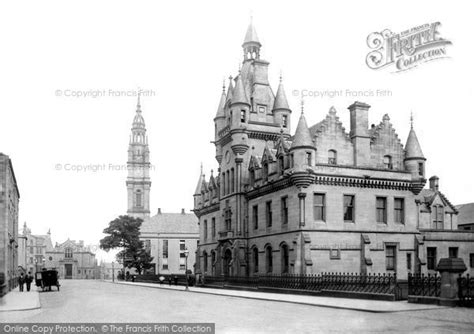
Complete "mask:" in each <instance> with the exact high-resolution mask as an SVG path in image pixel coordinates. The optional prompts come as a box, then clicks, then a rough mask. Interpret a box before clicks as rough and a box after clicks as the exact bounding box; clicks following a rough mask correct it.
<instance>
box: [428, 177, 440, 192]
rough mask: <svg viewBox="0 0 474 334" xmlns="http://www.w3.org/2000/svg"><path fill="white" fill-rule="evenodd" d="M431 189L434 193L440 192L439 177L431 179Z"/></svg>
mask: <svg viewBox="0 0 474 334" xmlns="http://www.w3.org/2000/svg"><path fill="white" fill-rule="evenodd" d="M430 189H431V190H433V191H438V190H439V177H437V176H436V175H434V176H432V177H430Z"/></svg>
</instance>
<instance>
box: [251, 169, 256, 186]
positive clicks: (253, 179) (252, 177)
mask: <svg viewBox="0 0 474 334" xmlns="http://www.w3.org/2000/svg"><path fill="white" fill-rule="evenodd" d="M254 185H255V169H251V170H250V186H251V187H253V186H254Z"/></svg>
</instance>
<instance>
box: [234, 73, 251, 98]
mask: <svg viewBox="0 0 474 334" xmlns="http://www.w3.org/2000/svg"><path fill="white" fill-rule="evenodd" d="M232 103H246V104H248V103H249V100H248V99H247V94H246V93H245V88H244V84H243V82H242V75H239V76H238V77H237V82H236V83H235V88H234V92H233V96H232Z"/></svg>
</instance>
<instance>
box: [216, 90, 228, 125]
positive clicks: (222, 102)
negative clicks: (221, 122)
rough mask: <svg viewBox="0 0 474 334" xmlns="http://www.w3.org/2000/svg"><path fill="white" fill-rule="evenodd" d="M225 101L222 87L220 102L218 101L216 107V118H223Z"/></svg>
mask: <svg viewBox="0 0 474 334" xmlns="http://www.w3.org/2000/svg"><path fill="white" fill-rule="evenodd" d="M226 101H227V99H226V95H225V86H222V95H221V100H220V101H219V106H218V107H217V113H216V118H220V117H225V113H224V108H225V102H226Z"/></svg>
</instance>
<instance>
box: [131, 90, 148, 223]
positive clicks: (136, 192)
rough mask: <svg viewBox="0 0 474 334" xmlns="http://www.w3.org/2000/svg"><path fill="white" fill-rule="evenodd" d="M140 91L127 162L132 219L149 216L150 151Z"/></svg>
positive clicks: (139, 92) (139, 91)
mask: <svg viewBox="0 0 474 334" xmlns="http://www.w3.org/2000/svg"><path fill="white" fill-rule="evenodd" d="M140 98H141V90H140V89H139V90H138V94H137V110H136V112H135V117H134V118H133V124H132V131H131V135H130V143H129V146H128V161H127V170H128V177H127V182H126V185H127V196H128V200H127V203H128V210H127V214H128V215H130V216H133V217H139V218H142V219H143V218H146V217H148V216H149V215H150V187H151V180H150V175H149V166H150V150H149V148H148V136H147V134H146V127H145V119H144V118H143V115H142V109H141V101H140Z"/></svg>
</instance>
